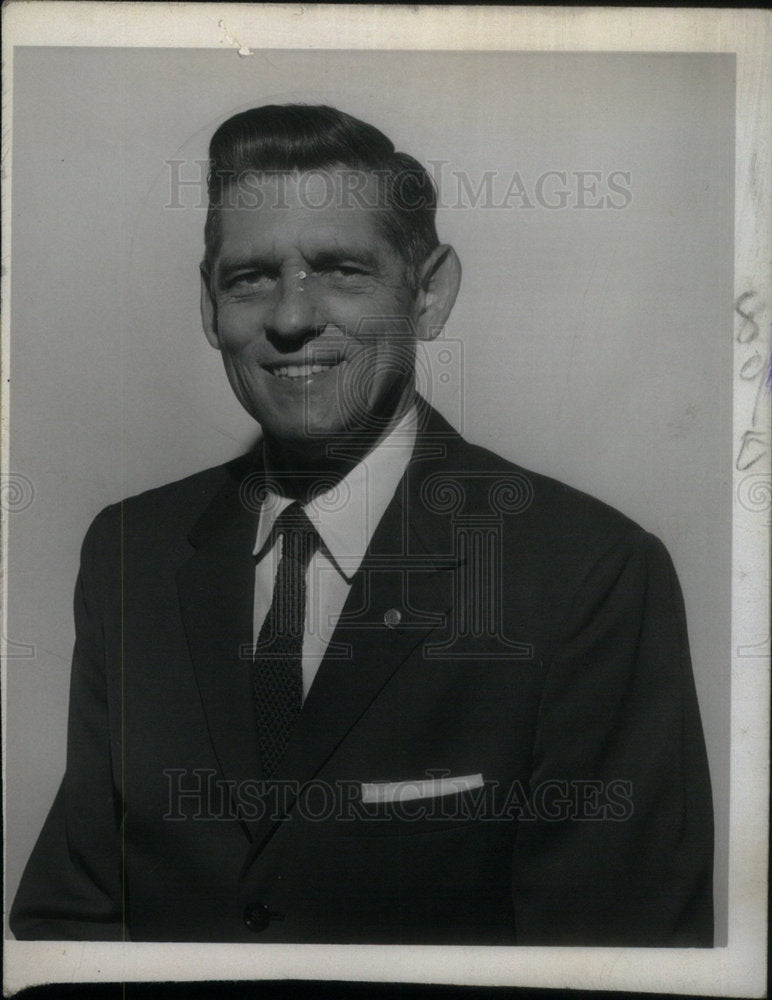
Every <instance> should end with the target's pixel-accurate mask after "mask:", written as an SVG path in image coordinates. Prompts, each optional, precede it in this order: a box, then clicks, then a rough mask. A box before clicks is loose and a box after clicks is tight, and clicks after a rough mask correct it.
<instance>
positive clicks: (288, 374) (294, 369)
mask: <svg viewBox="0 0 772 1000" xmlns="http://www.w3.org/2000/svg"><path fill="white" fill-rule="evenodd" d="M334 367H335V364H333V363H332V362H330V363H329V364H313V365H282V366H281V367H280V368H272V369H271V371H272V372H273V374H274V375H276V377H277V378H308V376H309V375H318V374H319V372H325V371H327V369H328V368H334Z"/></svg>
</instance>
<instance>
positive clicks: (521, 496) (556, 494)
mask: <svg viewBox="0 0 772 1000" xmlns="http://www.w3.org/2000/svg"><path fill="white" fill-rule="evenodd" d="M443 464H444V470H443V475H445V476H447V477H455V479H456V481H457V482H458V483H459V484H460V485H463V490H464V500H465V505H466V507H467V508H468V511H469V512H470V513H471V512H473V510H474V509H475V508H476V509H477V510H478V511H479V512H480V513H483V512H484V511H487V512H489V513H490V514H491V515H492V516H494V515H500V516H502V517H505V518H507V519H508V520H509V515H517V517H518V518H519V519H520V520H521V521H522V522H523V524H527V526H528V527H529V529H530V530H534V529H542V530H544V531H546V532H548V533H549V534H554V533H558V534H561V535H564V534H566V533H577V534H585V535H586V534H587V533H588V532H589V533H591V534H598V535H600V536H602V537H604V538H608V537H609V536H610V535H620V536H621V535H631V534H633V535H635V534H645V532H644V529H643V528H642V527H641V526H640V525H638V524H636V522H635V521H633V520H632V519H631V518H630V517H628V516H627V515H626V514H624V513H623V512H622V511H620V510H618V509H617V508H615V507H613V506H611V504H609V503H606V502H605V501H603V500H601V499H599V498H598V497H595V496H591V495H590V494H589V493H585V492H584V491H582V490H580V489H578V488H577V487H575V486H571V485H569V484H568V483H565V482H562V481H560V480H558V479H554V478H552V477H551V476H548V475H545V474H544V473H541V472H537V471H535V470H533V469H530V468H526V467H525V466H522V465H519V464H517V463H516V462H512V461H510V460H508V459H506V458H504V457H502V456H501V455H499V454H497V453H496V452H493V451H491V450H490V449H488V448H484V447H482V446H480V445H476V444H472V443H471V442H469V441H467V440H466V439H464V438H463V437H460V436H459V438H458V443H457V447H456V448H453V449H448V453H447V458H446V459H445V461H444V463H443Z"/></svg>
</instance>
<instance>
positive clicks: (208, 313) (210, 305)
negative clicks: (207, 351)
mask: <svg viewBox="0 0 772 1000" xmlns="http://www.w3.org/2000/svg"><path fill="white" fill-rule="evenodd" d="M199 270H200V272H201V323H202V324H203V327H204V334H205V335H206V339H207V340H208V341H209V343H210V344H211V345H212V347H214V348H215V350H217V351H219V350H220V338H219V336H218V334H217V303H216V302H215V299H214V295H213V294H212V286H211V278H210V275H209V271H208V270H207V268H206V267H205V266H204V264H202V265H201V267H200V268H199Z"/></svg>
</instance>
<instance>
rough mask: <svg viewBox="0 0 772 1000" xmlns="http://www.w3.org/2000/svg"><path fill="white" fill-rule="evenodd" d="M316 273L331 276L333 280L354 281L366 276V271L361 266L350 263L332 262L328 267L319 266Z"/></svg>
mask: <svg viewBox="0 0 772 1000" xmlns="http://www.w3.org/2000/svg"><path fill="white" fill-rule="evenodd" d="M314 274H317V275H319V276H320V277H322V278H331V279H332V280H333V281H352V280H357V279H360V278H364V277H365V276H366V272H365V271H363V270H362V268H361V267H354V266H353V265H349V264H330V265H329V266H327V267H320V268H318V269H317V270H316V271H314Z"/></svg>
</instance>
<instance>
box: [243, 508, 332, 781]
mask: <svg viewBox="0 0 772 1000" xmlns="http://www.w3.org/2000/svg"><path fill="white" fill-rule="evenodd" d="M274 533H275V534H276V535H281V537H282V552H281V559H280V561H279V568H278V570H277V571H276V580H275V582H274V588H273V600H272V601H271V607H270V608H269V610H268V614H267V615H266V618H265V621H264V622H263V626H262V628H261V629H260V636H259V637H258V640H257V645H256V647H255V658H254V664H253V670H254V692H255V708H256V711H257V733H258V741H259V746H260V757H261V760H262V764H263V772H264V775H265V777H266V778H271V777H272V776H273V775H274V774H275V772H276V768H277V767H278V765H279V762H280V761H281V758H282V757H283V756H284V751H285V750H286V748H287V743H288V742H289V737H290V733H291V732H292V729H293V727H294V725H295V722H296V720H297V717H298V715H299V714H300V709H301V707H302V704H303V661H302V655H303V633H304V626H305V618H306V570H307V568H308V563H309V562H310V560H311V557H312V555H313V554H314V552H315V551H316V548H317V546H318V545H319V541H320V539H319V535H318V534H317V532H316V529H315V528H314V526H313V524H311V522H310V521H309V519H308V517H307V515H306V513H305V511H304V510H303V508H302V507H301V505H300V504H299V503H297V502H295V503H293V504H291V505H290V506H289V507H287V509H286V510H285V511H284V512H283V513H282V514H280V515H279V517H278V518H277V519H276V525H275V527H274Z"/></svg>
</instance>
